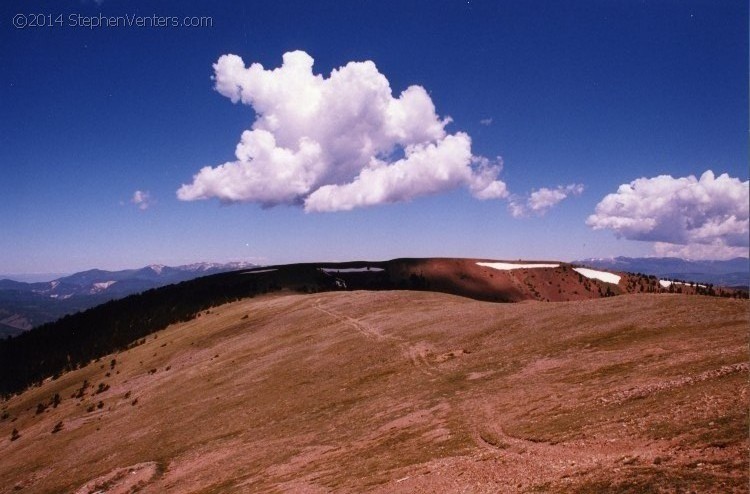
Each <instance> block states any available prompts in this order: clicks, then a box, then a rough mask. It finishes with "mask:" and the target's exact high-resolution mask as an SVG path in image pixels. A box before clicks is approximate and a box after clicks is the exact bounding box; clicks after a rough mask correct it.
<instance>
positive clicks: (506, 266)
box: [477, 262, 560, 271]
mask: <svg viewBox="0 0 750 494" xmlns="http://www.w3.org/2000/svg"><path fill="white" fill-rule="evenodd" d="M477 266H484V267H487V268H492V269H498V270H500V271H509V270H511V269H528V268H558V267H560V265H559V264H511V263H509V262H478V263H477Z"/></svg>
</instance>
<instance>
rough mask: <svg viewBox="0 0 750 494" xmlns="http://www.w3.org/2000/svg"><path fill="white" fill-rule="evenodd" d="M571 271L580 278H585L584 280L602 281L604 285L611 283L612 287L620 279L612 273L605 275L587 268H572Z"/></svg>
mask: <svg viewBox="0 0 750 494" xmlns="http://www.w3.org/2000/svg"><path fill="white" fill-rule="evenodd" d="M573 271H575V272H576V273H578V274H580V275H582V276H585V277H586V278H589V279H592V280H599V281H603V282H604V283H612V284H613V285H616V284H618V283H619V282H620V278H621V277H620V276H618V275H616V274H613V273H607V272H606V271H597V270H595V269H589V268H573Z"/></svg>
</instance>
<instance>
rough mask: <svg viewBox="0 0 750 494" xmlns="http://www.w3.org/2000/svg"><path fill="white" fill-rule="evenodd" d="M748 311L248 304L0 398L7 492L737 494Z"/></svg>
mask: <svg viewBox="0 0 750 494" xmlns="http://www.w3.org/2000/svg"><path fill="white" fill-rule="evenodd" d="M747 324H748V302H747V301H745V300H729V299H719V298H708V297H687V296H684V295H669V294H664V295H658V296H657V295H633V296H628V297H612V298H606V299H600V300H586V301H574V302H563V303H556V304H542V303H524V304H492V303H486V302H479V301H474V300H470V299H466V298H460V297H455V296H450V295H444V294H437V293H428V292H413V291H400V292H393V291H390V292H346V293H320V294H313V295H283V296H277V295H266V296H263V297H258V298H255V299H247V300H242V301H238V302H234V303H231V304H227V305H223V306H221V307H218V308H213V309H210V310H208V311H206V310H204V311H201V312H200V314H199V317H197V318H196V319H193V320H190V321H186V322H182V323H179V324H174V325H171V326H169V327H167V328H166V329H164V330H161V331H158V332H157V333H155V334H153V335H150V336H148V337H146V338H145V342H144V343H143V344H141V345H139V346H136V347H133V348H130V349H128V350H124V351H121V352H119V353H115V354H112V355H108V356H106V357H104V358H101V359H100V360H99V361H96V362H93V363H91V364H89V365H87V366H86V367H84V368H81V369H78V370H75V371H72V372H69V373H66V374H64V375H62V376H61V377H59V378H58V379H56V380H48V381H46V382H44V383H43V384H42V385H41V386H40V387H35V388H32V389H30V390H28V391H26V392H25V393H23V394H21V395H18V396H14V397H13V398H11V399H9V400H6V401H4V402H2V404H0V417H2V420H0V457H1V458H3V461H2V462H0V485H2V486H8V487H9V488H11V489H19V491H20V492H39V493H53V492H81V493H93V492H96V491H97V490H99V491H105V492H127V491H128V490H129V489H131V488H132V487H135V486H139V487H138V488H139V489H140V491H139V492H147V493H163V492H194V493H199V492H201V493H218V492H274V491H278V492H281V491H290V490H291V491H294V490H297V491H304V492H327V491H331V490H334V491H336V490H338V491H373V492H465V491H466V490H469V491H471V492H498V491H499V492H519V491H520V492H544V491H553V492H560V491H562V492H602V491H614V492H658V491H660V490H662V489H663V490H666V491H686V490H688V489H692V490H696V491H698V492H708V491H713V492H747V488H748V484H747V471H748V461H747V460H748V458H747V450H748V437H747V430H748V421H747V410H748V406H749V405H750V400H749V398H748V394H747V379H748V362H747V346H746V345H747ZM55 396H57V397H58V398H55ZM14 430H15V431H16V433H15V434H14V432H13V431H14ZM118 489H119V490H118Z"/></svg>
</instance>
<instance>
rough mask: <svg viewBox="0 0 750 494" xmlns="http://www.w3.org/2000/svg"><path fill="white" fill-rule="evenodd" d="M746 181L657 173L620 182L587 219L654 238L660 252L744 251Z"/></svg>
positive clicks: (724, 254)
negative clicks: (656, 175) (626, 182)
mask: <svg viewBox="0 0 750 494" xmlns="http://www.w3.org/2000/svg"><path fill="white" fill-rule="evenodd" d="M748 184H749V182H748V181H745V182H741V181H740V180H739V179H738V178H732V177H730V176H729V175H728V174H726V173H725V174H722V175H719V176H718V177H716V176H715V175H714V173H713V172H712V171H711V170H708V171H706V172H705V173H703V175H701V177H700V179H697V178H696V177H695V176H692V175H690V176H688V177H680V178H673V177H671V176H669V175H660V176H658V177H653V178H639V179H636V180H634V181H632V182H630V183H629V184H623V185H620V187H619V188H618V189H617V192H616V193H614V194H608V195H607V196H606V197H604V199H602V200H601V202H599V204H597V206H596V209H595V212H594V214H592V215H591V216H589V217H588V219H587V221H586V224H587V225H588V226H590V227H591V228H593V229H594V230H601V229H610V230H612V231H614V233H615V235H616V236H618V237H624V238H626V239H628V240H640V241H648V242H654V251H655V253H656V254H657V255H660V256H676V257H688V258H694V259H707V258H713V259H726V258H731V257H747V256H748V252H749V248H748V245H749V244H750V239H749V237H748V232H749V228H748V227H749V225H750V219H749V214H748V211H749V209H750V205H749V204H748V197H750V193H749V186H748Z"/></svg>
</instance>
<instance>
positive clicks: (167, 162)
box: [0, 0, 748, 273]
mask: <svg viewBox="0 0 750 494" xmlns="http://www.w3.org/2000/svg"><path fill="white" fill-rule="evenodd" d="M403 4H406V5H403ZM17 14H23V15H24V16H25V17H24V18H23V21H24V22H27V23H28V22H29V21H30V17H29V15H30V14H44V15H48V16H50V17H48V18H47V19H46V20H45V22H49V20H50V19H51V20H52V21H56V20H58V19H59V18H58V15H59V14H62V15H63V17H62V21H63V22H62V24H63V25H54V26H52V27H30V26H28V25H27V26H26V28H25V29H18V28H15V27H14V26H13V19H14V16H16V15H17ZM71 15H73V16H78V15H80V16H91V17H97V16H100V15H103V16H126V15H129V16H132V15H138V16H144V17H145V16H149V17H150V16H153V15H157V16H175V17H178V18H180V19H181V18H183V17H184V16H210V17H211V20H212V24H213V25H212V27H202V28H188V27H166V28H157V27H151V28H149V27H141V28H139V27H134V26H131V27H100V28H95V29H88V28H85V27H81V26H73V25H72V22H71ZM36 20H37V22H38V21H39V19H36ZM747 40H748V6H747V2H739V1H737V2H723V1H720V2H713V1H696V2H691V1H666V0H665V1H658V2H643V1H625V0H622V1H616V0H613V1H607V2H601V1H578V2H562V1H561V2H550V1H543V2H541V1H540V2H534V1H528V2H526V1H524V2H516V1H507V2H505V1H500V2H494V1H492V2H490V1H487V2H482V1H474V0H472V1H469V2H467V1H456V2H453V1H451V2H448V1H442V2H383V1H377V2H376V1H356V2H226V3H222V4H220V5H216V4H215V2H207V1H205V2H202V1H196V2H177V1H174V2H170V1H154V0H142V1H140V0H129V1H124V0H104V1H103V2H101V3H99V4H98V3H95V2H84V1H70V2H66V1H59V0H57V1H52V2H34V1H11V2H5V3H4V4H3V6H2V7H0V45H1V46H3V49H2V50H1V51H0V67H2V72H1V73H2V85H0V105H2V106H0V108H1V111H2V113H1V116H2V118H1V119H0V163H1V166H2V179H1V180H0V231H2V232H3V234H2V236H0V273H34V272H73V271H77V270H82V269H87V268H92V267H99V268H104V269H118V268H126V267H135V266H141V265H146V264H151V263H162V264H170V265H174V264H184V263H190V262H196V261H230V260H248V261H251V262H257V263H263V264H265V263H282V262H294V261H312V260H350V259H363V258H365V259H388V258H393V257H400V256H457V257H486V258H498V259H518V258H524V259H559V260H573V259H580V258H586V257H605V256H616V255H629V256H640V255H655V254H664V253H672V254H674V253H676V255H680V254H682V255H685V256H688V257H689V256H690V255H693V256H695V257H722V256H723V257H727V256H728V255H729V254H730V253H731V254H733V255H734V254H736V253H738V252H740V253H742V252H745V253H746V252H747V242H746V240H743V238H746V237H747V226H746V222H747V208H746V207H745V206H744V203H746V202H747V197H746V192H745V191H746V190H747V180H748V148H747V142H748V141H747V139H748V94H747V83H748V78H747V74H748V43H747ZM294 50H302V51H304V52H306V53H307V54H309V55H310V56H311V57H312V58H314V60H315V62H314V66H313V69H312V70H313V72H314V73H315V74H320V75H322V76H323V77H324V78H327V77H329V75H330V73H331V70H333V69H336V68H340V67H343V66H346V65H347V64H348V63H349V62H352V61H365V60H371V61H373V62H374V63H375V65H376V66H377V71H378V72H379V73H380V74H382V75H383V76H384V77H385V78H387V80H388V83H389V84H390V88H391V90H392V91H393V98H398V97H399V94H400V93H401V92H402V91H404V90H405V89H407V88H408V87H409V86H412V85H418V86H421V87H422V88H424V90H425V91H426V94H427V95H428V96H429V99H430V100H431V102H432V103H433V104H434V107H435V113H436V114H437V116H438V117H440V118H444V117H446V116H450V117H451V118H452V122H451V123H449V124H447V125H446V126H445V128H444V133H445V135H449V136H451V135H452V136H455V135H458V134H459V133H465V134H466V135H468V136H470V139H471V155H472V156H475V157H480V156H481V157H487V158H489V159H490V160H494V159H495V158H496V157H497V156H501V157H502V163H503V165H502V170H501V171H500V172H499V174H497V175H496V176H495V177H494V178H495V179H496V180H497V181H498V182H501V183H502V184H503V185H504V186H505V187H506V188H507V191H506V194H505V195H504V196H502V197H500V194H497V197H495V198H492V199H486V200H480V199H478V198H477V197H476V194H474V193H473V192H471V191H470V188H469V185H470V182H471V181H472V180H473V178H471V177H469V178H466V179H461V180H463V181H461V180H459V181H458V182H456V183H444V184H442V185H440V184H439V188H440V190H438V191H437V192H434V193H431V194H420V193H418V191H417V192H414V193H413V194H412V195H409V193H406V195H404V194H403V193H399V194H400V195H398V194H396V193H395V192H394V193H393V194H391V195H387V194H386V196H384V199H383V200H382V201H380V203H378V204H373V205H365V206H364V207H358V206H357V207H354V208H353V209H351V210H339V211H334V212H306V211H305V209H304V208H303V207H300V206H298V205H297V206H296V205H289V204H287V203H285V202H284V201H279V204H278V205H275V206H273V207H264V206H263V205H262V204H259V203H258V201H256V200H254V197H256V196H252V195H249V196H245V197H244V199H243V201H244V202H238V203H234V204H227V203H226V201H224V202H221V201H220V200H219V198H221V196H220V193H219V194H218V195H215V196H214V198H210V199H207V200H194V201H185V200H179V199H178V198H177V195H176V193H177V190H178V189H180V187H181V186H182V185H184V184H191V183H192V182H193V177H194V175H196V174H198V173H199V171H200V170H201V168H203V167H206V166H210V167H216V166H218V165H220V164H222V163H225V162H234V161H236V160H237V158H235V156H234V154H235V147H236V146H237V144H238V142H240V136H241V135H242V133H243V131H245V130H248V129H251V126H252V125H253V122H255V121H256V116H257V115H256V113H255V111H254V107H253V106H252V105H250V104H242V103H237V104H233V103H232V101H230V99H229V98H228V97H226V96H225V95H222V94H220V92H218V91H217V90H215V89H214V81H212V79H211V76H212V75H214V69H213V67H212V65H213V64H214V63H216V62H217V60H218V59H219V57H221V56H222V55H226V54H235V55H238V56H240V57H242V59H243V61H244V64H246V65H248V66H249V65H250V64H251V63H254V62H259V63H261V64H262V65H263V67H264V68H265V69H274V68H278V67H280V66H281V65H282V56H283V55H284V54H285V53H287V52H292V51H294ZM321 115H325V116H326V118H328V117H330V118H335V116H336V115H335V114H334V115H333V117H332V116H331V115H332V114H331V112H330V111H329V112H328V113H325V112H324V113H322V114H321ZM483 121H484V123H483ZM282 125H283V122H282ZM282 130H283V129H282ZM302 132H303V134H304V130H303V131H302ZM430 139H433V138H430ZM435 139H436V140H435ZM441 139H443V137H435V138H434V139H433V140H432V141H430V142H432V143H435V142H438V143H439V142H442V141H441ZM425 142H427V141H425ZM321 145H322V147H323V150H324V151H326V143H325V142H321ZM399 152H400V153H402V154H403V152H404V151H403V149H402V148H400V149H399V148H398V146H397V149H396V151H395V152H394V154H392V155H391V156H390V157H387V158H384V159H385V160H386V164H390V165H392V164H394V163H395V162H396V161H397V160H398V159H399V158H400V156H399V155H398V153H399ZM378 156H379V157H383V156H381V155H378ZM389 160H390V161H389ZM492 163H493V166H497V164H498V162H496V161H492ZM365 165H366V164H365V163H362V164H361V166H362V167H365ZM238 166H240V165H238ZM242 166H252V165H248V164H247V163H245V164H244V165H242ZM331 166H333V165H331ZM467 169H468V168H467ZM495 170H496V169H495ZM707 170H712V171H713V172H714V174H715V176H716V177H717V180H715V181H714V180H713V177H703V178H701V177H702V175H703V174H704V172H706V171H707ZM724 173H726V174H728V176H727V178H726V179H724V180H719V179H718V178H719V177H720V175H721V174H724ZM660 175H670V176H672V177H673V178H674V180H672V181H670V180H662V181H656V180H652V179H655V178H656V177H658V176H660ZM690 176H693V177H695V178H694V180H693V181H690V180H688V177H690ZM639 178H644V179H646V180H645V181H643V182H642V183H639V185H637V186H633V187H631V189H633V193H632V194H630V195H629V196H628V197H624V196H622V197H620V196H618V197H613V199H612V201H611V202H612V204H614V203H618V204H620V205H619V206H617V207H615V206H613V205H612V204H609V205H607V204H603V202H602V201H603V199H604V198H605V196H607V195H608V194H614V193H616V192H617V191H618V187H620V186H621V185H622V184H629V183H631V182H633V181H635V180H636V179H639ZM679 179H684V180H682V181H680V180H679ZM341 180H344V179H341ZM341 180H339V182H340V181H341ZM351 180H354V177H353V176H349V177H348V178H347V179H346V181H347V182H348V181H351ZM339 182H335V183H333V182H331V183H329V182H325V181H324V179H323V178H320V180H319V181H318V182H316V184H317V185H315V187H318V186H321V185H325V184H329V185H333V186H340V185H342V184H343V182H342V183H339ZM471 183H473V182H471ZM573 185H581V186H582V189H583V190H582V191H580V190H579V191H578V192H579V193H566V194H565V195H566V196H567V197H565V198H564V199H563V200H559V202H556V203H555V204H554V205H549V203H545V204H547V205H549V207H547V206H546V205H545V206H544V207H542V208H540V209H538V210H534V209H533V208H532V207H531V205H532V202H531V201H530V198H531V196H530V195H531V194H532V193H533V192H535V191H537V192H538V191H539V190H540V189H543V188H544V189H546V190H547V191H548V192H550V193H552V191H555V190H562V189H558V187H566V186H573ZM314 190H315V189H311V190H310V191H309V193H312V192H314ZM337 190H338V189H337ZM341 190H343V189H341ZM410 190H412V189H410ZM413 190H417V189H413ZM413 190H412V191H413ZM472 190H473V189H472ZM136 191H141V192H147V193H148V196H143V197H147V198H146V199H145V200H144V201H143V202H142V203H141V204H135V203H134V202H133V198H134V194H135V193H136ZM681 191H682V192H681ZM706 191H708V192H706ZM309 193H307V192H306V193H305V194H308V195H304V196H301V199H299V201H302V200H305V198H306V197H309ZM670 194H671V195H670ZM706 194H707V195H706ZM686 195H690V197H691V198H693V199H685V197H686ZM663 197H667V198H668V199H669V198H673V199H674V200H671V199H669V200H667V204H666V205H660V206H658V207H656V206H654V207H651V209H648V208H646V209H648V210H644V208H643V207H642V205H643V204H647V203H648V204H654V203H655V202H657V200H658V199H659V198H663ZM697 197H703V198H705V197H708V199H706V200H702V201H703V202H701V204H702V205H701V206H700V208H699V207H698V206H697V202H695V201H698V199H695V198H697ZM727 197H731V198H732V199H731V200H728V199H726V198H727ZM394 198H395V199H394ZM399 198H400V199H399ZM402 199H403V200H402ZM299 201H297V203H298V204H299ZM628 201H631V202H628ZM680 201H681V202H680ZM691 201H693V202H691ZM706 201H708V202H709V203H711V204H709V206H710V207H708V206H706ZM553 202H554V201H553ZM623 203H625V204H626V206H625V207H624V208H623V207H622V204H623ZM513 204H516V205H518V206H519V207H520V209H521V211H517V212H518V214H517V215H516V216H519V217H516V216H514V215H513V214H512V211H511V209H512V207H511V206H512V205H513ZM267 205H268V204H266V206H267ZM598 205H599V206H598ZM139 206H140V207H139ZM617 208H619V209H617ZM701 208H702V209H701ZM615 209H617V211H615ZM698 209H701V214H700V215H699V216H700V217H699V218H698V217H694V216H693V211H697V210H698ZM595 212H596V216H597V217H596V218H595V219H591V217H592V215H594V214H595ZM696 214H697V213H696ZM732 217H733V218H734V219H733V220H731V221H729V219H731V218H732ZM623 218H625V220H623ZM587 222H588V224H587ZM695 222H699V223H700V222H702V223H700V225H699V226H700V227H701V228H700V229H698V228H697V227H695V228H693V227H692V226H686V227H683V228H682V229H679V228H675V227H674V224H676V223H680V224H682V223H684V224H685V225H694V224H695ZM643 225H650V226H649V227H648V228H650V230H648V231H646V230H644V228H646V227H645V226H643ZM654 225H655V226H654ZM691 228H692V229H691ZM709 230H710V232H709ZM618 235H619V238H618ZM655 242H656V244H655ZM712 249H715V252H714V251H713V250H712ZM713 254H715V255H713ZM745 255H747V254H745Z"/></svg>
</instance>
